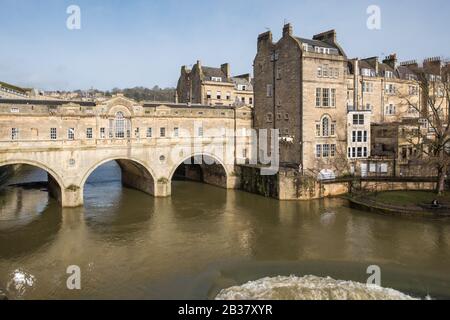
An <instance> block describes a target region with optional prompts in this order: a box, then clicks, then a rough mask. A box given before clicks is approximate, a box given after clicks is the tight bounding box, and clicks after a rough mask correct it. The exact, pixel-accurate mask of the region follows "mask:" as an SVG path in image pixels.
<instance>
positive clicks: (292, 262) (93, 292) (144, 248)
mask: <svg viewBox="0 0 450 320" xmlns="http://www.w3.org/2000/svg"><path fill="white" fill-rule="evenodd" d="M36 181H46V174H45V172H43V171H41V170H39V169H35V168H31V167H24V168H23V169H22V170H21V171H20V172H18V173H17V174H16V175H15V176H14V178H12V179H10V181H8V185H9V184H17V183H22V184H23V183H26V182H36ZM84 193H85V199H84V200H85V205H84V207H83V208H77V209H61V208H59V205H58V203H57V202H56V201H55V200H54V199H52V198H50V197H49V196H48V193H47V191H46V189H45V184H42V185H39V184H35V185H22V186H7V187H4V188H3V189H2V190H1V191H0V205H1V209H0V210H1V211H0V289H2V290H3V291H6V294H7V296H8V297H9V298H10V299H57V298H61V299H75V298H82V299H92V298H100V299H107V298H136V299H161V298H164V299H172V298H190V299H207V298H214V297H215V296H216V295H217V294H218V293H219V291H220V290H221V289H224V288H228V287H231V286H237V285H242V284H244V283H246V282H248V281H256V280H258V279H261V278H264V277H276V276H285V277H289V276H291V275H295V276H298V277H302V276H308V275H311V276H316V277H332V278H334V279H337V280H352V281H357V282H362V283H365V282H366V280H367V278H368V277H369V275H368V274H367V272H366V271H367V268H368V267H369V266H370V265H377V266H379V267H380V270H381V282H382V283H381V285H382V286H383V287H387V288H393V289H396V290H399V291H401V292H403V293H406V294H409V295H412V296H413V297H416V298H425V297H431V298H436V299H439V298H450V222H449V221H445V220H441V221H430V220H422V219H405V218H399V217H387V216H381V215H376V214H371V213H366V212H362V211H358V210H354V209H351V208H349V205H348V203H347V202H346V201H345V200H341V199H326V200H319V201H310V202H279V201H277V200H274V199H268V198H264V197H260V196H257V195H253V194H249V193H246V192H242V191H235V190H228V191H227V190H224V189H220V188H216V187H213V186H210V185H205V184H201V183H195V182H185V181H175V182H174V183H173V186H172V193H173V194H172V196H171V197H170V198H165V199H155V198H153V197H151V196H148V195H146V194H144V193H141V192H139V191H136V190H131V189H127V188H123V187H122V185H121V182H120V169H119V167H118V166H117V165H116V164H115V163H109V164H106V165H103V166H102V167H100V168H99V169H97V170H96V171H95V172H94V173H93V174H92V175H91V177H90V178H89V180H88V182H87V184H86V187H85V192H84ZM71 265H76V266H79V267H80V270H81V290H68V289H67V285H66V281H67V278H68V277H69V276H70V274H67V273H66V271H67V268H68V267H69V266H71Z"/></svg>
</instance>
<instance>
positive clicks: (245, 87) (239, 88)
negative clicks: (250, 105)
mask: <svg viewBox="0 0 450 320" xmlns="http://www.w3.org/2000/svg"><path fill="white" fill-rule="evenodd" d="M238 90H239V91H245V90H247V86H246V85H245V84H240V85H238Z"/></svg>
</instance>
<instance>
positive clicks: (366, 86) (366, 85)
mask: <svg viewBox="0 0 450 320" xmlns="http://www.w3.org/2000/svg"><path fill="white" fill-rule="evenodd" d="M362 91H363V92H367V93H371V92H373V83H372V82H367V81H363V83H362Z"/></svg>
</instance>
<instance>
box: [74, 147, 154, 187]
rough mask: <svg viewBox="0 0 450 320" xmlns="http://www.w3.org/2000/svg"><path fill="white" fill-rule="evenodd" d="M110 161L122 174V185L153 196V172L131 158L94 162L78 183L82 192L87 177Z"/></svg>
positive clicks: (144, 164) (114, 158) (142, 163)
mask: <svg viewBox="0 0 450 320" xmlns="http://www.w3.org/2000/svg"><path fill="white" fill-rule="evenodd" d="M111 161H116V163H117V164H118V165H119V167H120V169H121V173H122V184H123V185H125V186H127V187H129V188H132V189H137V190H140V191H142V192H145V193H147V194H150V195H155V190H156V188H155V187H156V180H155V177H156V175H155V173H154V172H153V170H152V169H151V168H150V167H149V166H148V165H147V164H146V163H144V162H143V161H141V160H139V159H136V158H132V157H120V156H119V157H110V158H106V159H103V160H101V161H98V162H96V163H95V164H93V165H92V166H90V167H89V169H88V170H87V171H86V172H85V174H84V175H83V178H82V180H81V182H80V188H81V190H83V191H84V187H85V184H86V181H87V180H88V178H89V176H91V174H92V173H93V172H94V171H95V170H96V169H97V168H99V167H100V166H102V165H103V164H106V163H108V162H111Z"/></svg>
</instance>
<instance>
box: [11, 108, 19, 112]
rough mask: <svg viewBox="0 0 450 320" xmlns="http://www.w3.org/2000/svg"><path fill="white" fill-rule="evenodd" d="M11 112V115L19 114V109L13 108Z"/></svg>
mask: <svg viewBox="0 0 450 320" xmlns="http://www.w3.org/2000/svg"><path fill="white" fill-rule="evenodd" d="M10 111H11V113H19V108H17V107H12V108H11V110H10Z"/></svg>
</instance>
